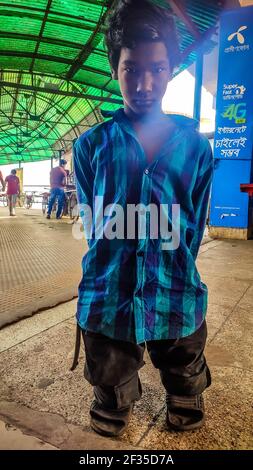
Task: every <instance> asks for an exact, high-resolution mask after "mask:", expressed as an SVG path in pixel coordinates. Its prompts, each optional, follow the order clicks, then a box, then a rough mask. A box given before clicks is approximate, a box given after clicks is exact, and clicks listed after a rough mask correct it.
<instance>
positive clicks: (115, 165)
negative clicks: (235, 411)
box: [74, 0, 212, 436]
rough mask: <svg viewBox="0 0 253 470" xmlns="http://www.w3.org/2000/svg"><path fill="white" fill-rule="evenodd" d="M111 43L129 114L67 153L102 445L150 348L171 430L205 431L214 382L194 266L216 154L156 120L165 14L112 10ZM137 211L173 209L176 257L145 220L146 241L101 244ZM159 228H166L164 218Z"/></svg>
mask: <svg viewBox="0 0 253 470" xmlns="http://www.w3.org/2000/svg"><path fill="white" fill-rule="evenodd" d="M106 44H107V48H108V52H109V60H110V63H111V67H112V75H113V78H114V79H116V80H118V81H119V85H120V89H121V93H122V97H123V101H124V109H120V110H118V111H116V113H114V115H113V118H112V119H111V120H109V121H107V122H105V123H103V124H100V125H98V126H96V127H95V128H93V129H91V130H90V131H88V132H86V133H85V134H83V135H82V136H81V137H80V138H79V139H78V141H77V142H76V145H75V152H74V166H75V174H76V180H77V191H78V198H79V203H80V204H85V205H86V206H85V207H86V208H87V206H89V207H90V208H92V210H93V223H92V224H91V227H90V229H91V232H90V233H88V231H87V228H86V234H87V236H88V237H89V251H88V253H87V254H86V255H85V257H84V259H83V278H82V281H81V283H80V286H79V300H78V310H77V321H78V325H79V327H80V328H81V329H82V334H83V339H84V344H85V351H86V364H85V378H86V379H87V380H88V381H89V382H90V384H91V385H93V387H94V395H95V399H94V401H93V403H92V405H91V409H90V415H91V427H92V428H93V429H94V430H95V431H96V432H98V433H100V434H102V435H105V436H118V435H120V434H121V433H122V432H123V431H124V430H125V429H126V427H127V424H128V422H129V418H130V415H131V412H132V409H133V404H134V402H135V400H138V399H140V397H141V384H140V381H139V377H138V370H139V369H140V368H141V367H142V366H143V365H144V362H143V353H144V349H145V343H146V345H147V349H148V352H149V355H150V357H151V360H152V362H153V364H154V366H155V367H156V368H158V369H159V371H160V375H161V380H162V383H163V385H164V387H165V390H166V399H167V425H168V427H169V428H172V429H174V430H177V431H184V430H192V429H196V428H198V427H200V426H201V425H202V424H203V422H204V418H205V415H204V403H203V397H202V392H203V391H204V390H205V388H207V387H208V386H209V385H210V383H211V378H210V372H209V369H208V367H207V364H206V361H205V357H204V354H203V351H204V347H205V342H206V323H205V314H206V306H207V288H206V286H205V285H204V284H202V283H201V280H200V276H199V274H198V271H197V269H196V266H195V260H196V256H197V253H198V249H199V246H200V242H201V239H202V236H203V231H204V228H205V220H206V211H207V204H208V197H209V190H210V182H211V175H212V153H211V150H210V146H209V143H208V141H207V140H206V139H205V138H204V137H203V136H201V135H200V134H199V133H198V131H197V130H196V123H195V122H194V121H193V120H191V119H188V118H184V117H181V116H172V115H171V116H169V115H164V114H163V112H162V110H161V103H162V98H163V96H164V94H165V91H166V87H167V83H168V81H169V80H170V79H171V75H172V71H173V68H174V67H175V65H176V63H177V57H178V54H177V40H176V34H175V29H174V23H173V20H172V18H171V17H170V15H169V14H168V11H167V10H166V9H164V8H160V7H158V6H155V5H154V4H152V2H150V1H147V0H146V1H144V0H143V1H140V0H138V2H136V1H132V2H131V1H128V2H123V1H120V2H118V4H117V6H116V8H115V10H114V11H113V12H112V13H111V16H110V17H109V21H108V29H107V32H106ZM101 201H102V202H101ZM139 203H141V204H142V205H144V206H148V205H151V204H152V205H153V207H157V209H158V210H159V208H161V207H162V208H164V206H165V205H168V207H169V208H171V207H172V205H173V204H178V205H180V234H179V237H177V238H178V240H177V243H176V244H175V246H174V248H175V249H171V246H170V245H169V244H164V243H163V238H164V237H163V236H162V235H160V230H161V227H160V226H161V224H162V222H161V220H160V221H159V227H158V229H159V230H158V231H159V236H158V237H155V236H151V234H150V232H156V227H155V226H154V225H155V224H154V223H151V222H150V220H151V217H148V215H149V214H147V219H146V222H145V224H146V227H147V228H148V230H149V231H148V232H147V235H146V237H142V236H141V232H142V231H141V229H140V224H139V225H138V233H137V235H136V233H135V237H133V236H132V231H133V228H136V225H137V224H136V221H135V220H133V218H132V219H131V220H130V228H131V230H130V232H131V236H129V232H128V233H127V234H126V233H125V225H124V230H123V232H124V233H122V230H120V234H119V231H117V234H119V236H117V237H114V238H113V235H112V233H110V236H105V234H106V233H107V234H108V233H109V230H108V227H110V223H111V222H112V220H111V216H112V214H114V213H115V212H116V213H119V209H118V208H119V206H120V207H121V208H123V209H124V217H123V222H125V219H126V218H127V215H128V214H129V212H128V208H129V207H130V206H131V205H133V204H134V205H138V204H139ZM108 205H110V206H109V207H110V210H108V207H107V206H108ZM83 207H84V206H83ZM105 208H107V209H105ZM104 209H105V211H104V214H105V215H104V216H102V217H101V211H102V210H104ZM126 214H127V215H126ZM160 214H161V215H160V219H162V214H163V211H161V212H160ZM150 215H151V214H150ZM121 222H122V218H121ZM127 222H129V221H128V220H127ZM101 223H102V225H103V229H104V232H103V234H101V233H102V232H101ZM166 225H167V227H170V228H173V227H172V225H173V224H172V219H171V215H170V214H167V219H166ZM172 233H173V232H172ZM127 235H128V236H127ZM153 235H154V233H153ZM168 238H169V237H168ZM168 245H169V248H168V249H166V246H168Z"/></svg>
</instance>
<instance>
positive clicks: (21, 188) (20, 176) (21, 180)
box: [16, 168, 24, 193]
mask: <svg viewBox="0 0 253 470" xmlns="http://www.w3.org/2000/svg"><path fill="white" fill-rule="evenodd" d="M16 176H17V177H18V178H19V183H20V185H19V186H20V192H21V193H22V192H23V181H24V178H23V168H17V169H16Z"/></svg>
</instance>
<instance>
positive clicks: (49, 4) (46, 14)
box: [30, 0, 53, 72]
mask: <svg viewBox="0 0 253 470" xmlns="http://www.w3.org/2000/svg"><path fill="white" fill-rule="evenodd" d="M52 1H53V0H48V2H47V6H46V10H45V13H44V18H43V21H42V24H41V27H40V32H39V36H38V39H37V44H36V47H35V51H34V57H33V60H32V63H31V65H30V72H32V71H33V66H34V62H35V57H36V54H37V52H38V50H39V47H40V40H41V38H42V36H43V33H44V29H45V26H46V22H47V18H48V15H49V10H50V7H51V4H52Z"/></svg>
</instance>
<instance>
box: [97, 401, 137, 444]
mask: <svg viewBox="0 0 253 470" xmlns="http://www.w3.org/2000/svg"><path fill="white" fill-rule="evenodd" d="M132 410H133V404H131V405H130V406H129V407H127V408H123V409H120V410H110V409H106V408H103V407H102V406H101V405H100V404H99V403H98V402H97V401H96V400H94V401H93V403H92V405H91V408H90V415H91V420H90V425H91V428H92V429H93V431H95V432H97V433H98V434H101V435H102V436H107V437H116V436H120V435H121V434H123V432H124V431H125V430H126V428H127V426H128V423H129V420H130V417H131V414H132Z"/></svg>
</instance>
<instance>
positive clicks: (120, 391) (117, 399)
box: [83, 321, 211, 409]
mask: <svg viewBox="0 0 253 470" xmlns="http://www.w3.org/2000/svg"><path fill="white" fill-rule="evenodd" d="M206 337H207V329H206V322H205V321H204V322H203V323H202V325H201V327H200V328H199V329H198V330H197V331H196V332H195V333H193V334H192V335H190V336H187V337H185V338H180V339H168V340H160V341H149V342H147V343H146V344H147V350H148V353H149V355H150V358H151V361H152V363H153V365H154V366H155V368H157V369H159V371H160V375H161V380H162V383H163V385H164V387H165V389H166V391H167V392H168V393H169V394H172V395H197V394H201V393H202V392H203V391H204V390H205V388H207V387H209V385H210V384H211V375H210V371H209V369H208V366H207V364H206V360H205V357H204V354H203V351H204V348H205V343H206ZM83 339H84V344H85V352H86V363H85V369H84V376H85V378H86V379H87V380H88V382H89V383H90V384H91V385H93V386H94V394H95V398H96V400H97V401H98V403H99V404H100V405H102V406H103V405H104V406H105V408H110V409H122V408H126V407H128V406H130V405H131V403H133V402H134V401H135V400H139V399H140V397H141V384H140V380H139V376H138V370H139V369H140V368H141V367H142V366H143V365H144V361H143V354H144V351H145V344H139V345H138V344H134V343H129V342H124V341H118V340H114V339H111V338H108V337H106V336H103V335H101V334H97V333H92V332H90V331H83Z"/></svg>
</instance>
